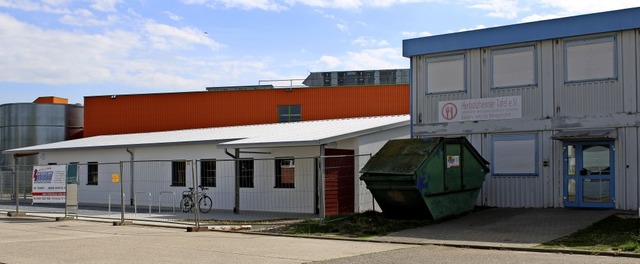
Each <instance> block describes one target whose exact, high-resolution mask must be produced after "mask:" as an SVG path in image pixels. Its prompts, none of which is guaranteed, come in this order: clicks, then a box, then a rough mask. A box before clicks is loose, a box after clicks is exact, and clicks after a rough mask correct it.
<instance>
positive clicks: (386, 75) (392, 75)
mask: <svg viewBox="0 0 640 264" xmlns="http://www.w3.org/2000/svg"><path fill="white" fill-rule="evenodd" d="M395 83H396V71H395V70H381V71H380V84H395Z"/></svg>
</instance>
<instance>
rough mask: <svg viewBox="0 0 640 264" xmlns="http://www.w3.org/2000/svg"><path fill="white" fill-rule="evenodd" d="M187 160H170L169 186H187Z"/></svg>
mask: <svg viewBox="0 0 640 264" xmlns="http://www.w3.org/2000/svg"><path fill="white" fill-rule="evenodd" d="M186 163H187V162H186V161H172V162H171V186H187V164H186Z"/></svg>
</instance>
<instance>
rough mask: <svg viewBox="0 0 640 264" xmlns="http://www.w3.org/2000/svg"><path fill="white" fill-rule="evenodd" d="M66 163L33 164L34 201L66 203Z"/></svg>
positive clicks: (32, 192) (32, 190)
mask: <svg viewBox="0 0 640 264" xmlns="http://www.w3.org/2000/svg"><path fill="white" fill-rule="evenodd" d="M66 179H67V166H66V165H48V166H33V184H32V189H31V194H32V195H33V203H65V201H66V199H65V197H66V192H67V190H66V186H67V185H66V183H67V182H66Z"/></svg>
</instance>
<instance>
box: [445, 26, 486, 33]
mask: <svg viewBox="0 0 640 264" xmlns="http://www.w3.org/2000/svg"><path fill="white" fill-rule="evenodd" d="M485 28H487V26H485V25H477V26H475V27H471V28H461V29H458V30H457V31H450V32H463V31H471V30H478V29H485Z"/></svg>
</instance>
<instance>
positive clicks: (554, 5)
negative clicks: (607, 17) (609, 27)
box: [521, 0, 640, 22]
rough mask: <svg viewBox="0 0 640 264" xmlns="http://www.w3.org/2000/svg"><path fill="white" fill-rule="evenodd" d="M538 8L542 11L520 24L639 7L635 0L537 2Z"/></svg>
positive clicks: (529, 16)
mask: <svg viewBox="0 0 640 264" xmlns="http://www.w3.org/2000/svg"><path fill="white" fill-rule="evenodd" d="M538 6H539V7H541V8H543V10H545V11H546V10H549V11H546V12H545V11H539V12H537V13H534V14H530V15H527V16H525V17H524V18H522V19H521V21H522V22H531V21H538V20H546V19H553V18H560V17H567V16H575V15H581V14H588V13H597V12H605V11H612V10H618V9H625V8H631V7H638V6H640V2H638V1H637V0H616V1H600V0H563V1H550V0H538Z"/></svg>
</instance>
